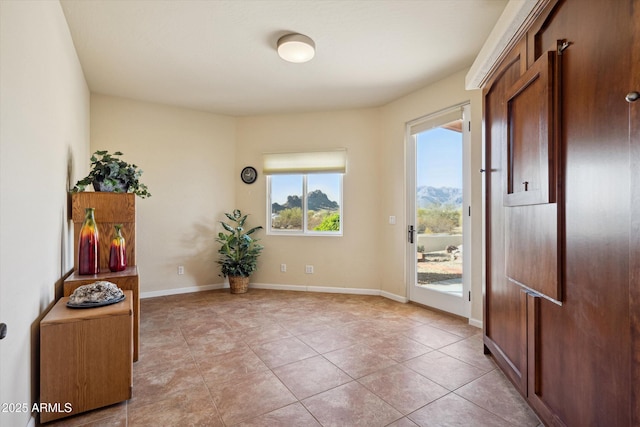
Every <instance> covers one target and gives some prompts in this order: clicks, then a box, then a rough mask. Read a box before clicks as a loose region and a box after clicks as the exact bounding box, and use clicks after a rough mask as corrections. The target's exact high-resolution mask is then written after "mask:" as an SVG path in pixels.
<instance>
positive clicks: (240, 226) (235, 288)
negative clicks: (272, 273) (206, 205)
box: [216, 209, 263, 294]
mask: <svg viewBox="0 0 640 427" xmlns="http://www.w3.org/2000/svg"><path fill="white" fill-rule="evenodd" d="M225 215H226V216H227V218H229V220H230V221H231V224H228V223H226V222H224V221H220V224H221V225H222V228H224V230H225V232H220V233H218V237H217V238H216V241H217V242H218V243H220V249H219V250H218V253H219V254H220V258H219V259H218V261H217V262H218V264H220V267H221V271H222V276H223V277H229V287H230V288H231V293H232V294H243V293H245V292H247V289H248V288H249V276H251V274H252V273H253V272H254V271H255V270H256V268H257V264H258V256H259V255H260V252H262V249H263V247H262V245H259V244H258V243H257V242H258V240H257V239H254V238H252V237H251V234H253V233H254V232H256V231H257V230H260V229H262V227H261V226H257V227H253V228H251V229H249V230H245V229H244V224H245V222H246V220H247V216H248V215H242V212H240V210H239V209H235V210H234V211H233V213H225Z"/></svg>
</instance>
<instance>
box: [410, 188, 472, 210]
mask: <svg viewBox="0 0 640 427" xmlns="http://www.w3.org/2000/svg"><path fill="white" fill-rule="evenodd" d="M416 204H417V205H418V207H419V208H427V207H430V206H447V205H448V206H454V207H458V206H462V188H451V187H438V188H436V187H430V186H427V185H421V186H420V187H418V191H417V194H416Z"/></svg>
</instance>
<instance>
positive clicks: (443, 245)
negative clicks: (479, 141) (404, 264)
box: [407, 106, 469, 317]
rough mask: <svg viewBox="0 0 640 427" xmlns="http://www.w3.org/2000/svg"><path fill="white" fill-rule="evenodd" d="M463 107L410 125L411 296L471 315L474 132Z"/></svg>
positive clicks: (439, 306)
mask: <svg viewBox="0 0 640 427" xmlns="http://www.w3.org/2000/svg"><path fill="white" fill-rule="evenodd" d="M463 110H468V106H465V107H464V108H460V107H458V108H457V109H454V110H453V111H448V112H445V113H444V114H441V115H436V116H433V117H429V118H428V120H427V123H430V126H425V125H424V124H420V123H418V124H417V125H416V126H415V127H411V126H410V129H409V137H408V140H409V141H408V143H409V145H410V147H409V148H410V149H409V150H407V152H408V153H409V156H410V157H411V158H410V159H409V162H408V164H409V165H411V167H410V169H412V170H411V171H410V174H409V175H410V176H409V179H408V181H409V185H408V188H409V192H410V193H409V197H408V199H409V205H410V206H409V210H408V211H409V212H410V218H409V224H410V226H409V230H408V237H409V238H408V241H409V243H408V245H409V249H408V254H409V255H408V264H409V265H408V268H407V271H408V272H409V273H408V282H409V299H410V300H412V301H415V302H418V303H421V304H424V305H427V306H431V307H434V308H437V309H440V310H443V311H447V312H450V313H454V314H457V315H460V316H464V317H468V315H469V298H468V297H469V295H468V289H469V286H468V283H467V280H466V275H465V274H464V273H465V266H466V265H469V262H468V260H466V259H465V255H464V247H465V242H466V241H467V240H469V239H468V238H465V233H468V229H467V223H468V220H467V219H468V208H467V209H465V206H468V205H467V204H465V200H466V197H465V196H466V194H465V187H466V186H465V184H464V182H465V178H466V177H467V175H468V174H467V173H465V167H464V163H465V160H466V159H467V158H468V156H467V155H466V153H465V152H468V144H469V137H468V134H469V132H468V120H465V119H464V117H468V113H467V114H466V115H464V117H463ZM416 130H417V131H416Z"/></svg>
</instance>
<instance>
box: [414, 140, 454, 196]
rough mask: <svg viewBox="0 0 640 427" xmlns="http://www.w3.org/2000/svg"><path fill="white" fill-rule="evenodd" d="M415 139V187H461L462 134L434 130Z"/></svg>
mask: <svg viewBox="0 0 640 427" xmlns="http://www.w3.org/2000/svg"><path fill="white" fill-rule="evenodd" d="M416 137H417V143H416V146H417V148H416V154H417V169H416V176H417V183H418V186H422V185H428V186H431V187H453V188H462V134H461V133H459V132H455V131H451V130H447V129H442V128H435V129H431V130H428V131H425V132H422V133H419V134H418V135H416Z"/></svg>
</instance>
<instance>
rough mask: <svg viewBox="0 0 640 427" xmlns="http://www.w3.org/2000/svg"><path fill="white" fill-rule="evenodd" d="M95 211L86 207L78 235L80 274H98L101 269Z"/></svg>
mask: <svg viewBox="0 0 640 427" xmlns="http://www.w3.org/2000/svg"><path fill="white" fill-rule="evenodd" d="M94 211H95V209H94V208H86V209H85V211H84V222H83V223H82V227H81V228H80V236H79V237H78V274H98V272H99V271H100V262H99V260H100V257H99V254H98V247H99V241H100V237H99V235H98V225H97V224H96V220H95V218H94Z"/></svg>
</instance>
